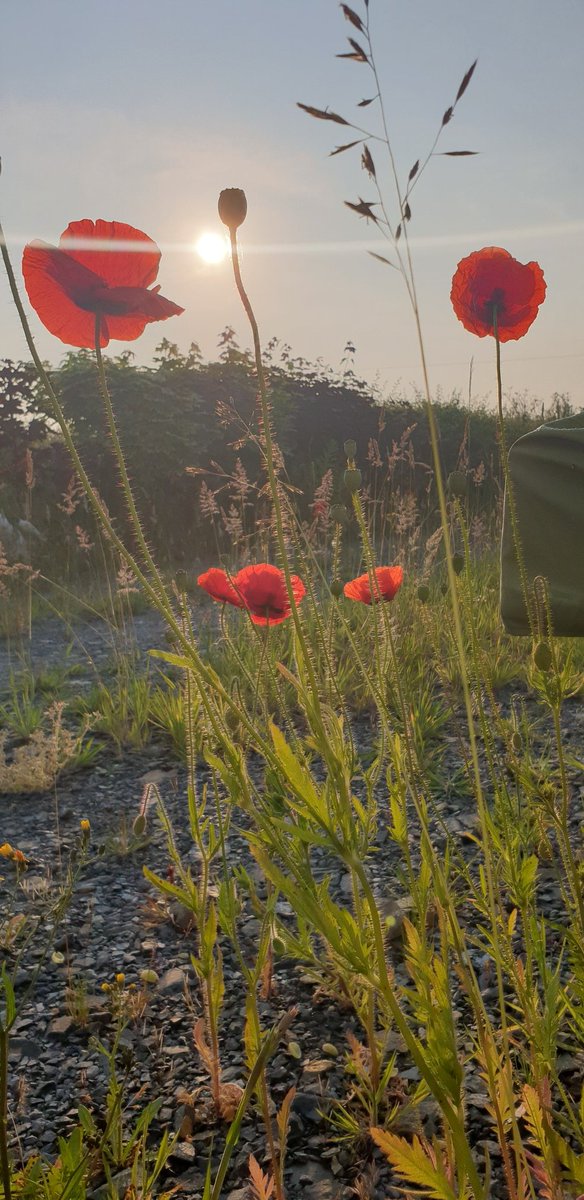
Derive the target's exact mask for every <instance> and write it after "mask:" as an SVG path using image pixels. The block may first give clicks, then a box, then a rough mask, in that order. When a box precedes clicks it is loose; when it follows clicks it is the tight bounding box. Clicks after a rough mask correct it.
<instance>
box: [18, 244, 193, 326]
mask: <svg viewBox="0 0 584 1200" xmlns="http://www.w3.org/2000/svg"><path fill="white" fill-rule="evenodd" d="M91 242H95V247H93V246H92V245H91ZM159 263H160V250H159V249H158V246H157V245H156V242H153V241H152V238H149V237H147V236H146V234H145V233H141V232H140V230H139V229H134V227H133V226H132V225H125V224H124V223H123V221H95V222H94V221H72V222H71V224H70V225H68V226H67V228H66V230H65V232H64V233H62V234H61V240H60V242H59V246H58V247H57V246H49V245H47V243H46V242H30V244H29V245H28V246H25V248H24V254H23V256H22V273H23V275H24V282H25V286H26V290H27V292H28V298H29V300H30V302H31V304H32V306H33V308H34V309H35V311H36V313H37V314H38V316H39V317H40V319H41V321H42V323H43V325H44V326H45V327H46V328H47V329H48V330H49V332H50V333H54V334H55V336H56V337H58V338H60V339H61V341H62V342H65V343H66V344H67V345H68V346H83V347H86V348H87V349H92V348H93V347H94V346H95V318H96V316H97V315H98V314H99V316H100V318H101V320H100V345H101V346H107V344H108V342H109V340H110V338H116V339H117V340H118V341H120V342H133V341H134V339H135V338H137V337H140V334H141V333H143V332H144V329H145V327H146V325H148V324H149V323H150V322H151V321H166V319H167V317H174V316H178V315H179V314H180V313H182V312H184V309H183V308H180V307H179V305H178V304H173V302H172V300H166V299H165V297H164V296H160V295H159V294H158V293H159V291H160V289H159V288H158V287H154V288H150V284H152V283H154V280H155V279H156V276H157V274H158V265H159Z"/></svg>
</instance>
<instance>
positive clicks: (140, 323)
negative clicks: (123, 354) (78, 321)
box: [104, 288, 184, 342]
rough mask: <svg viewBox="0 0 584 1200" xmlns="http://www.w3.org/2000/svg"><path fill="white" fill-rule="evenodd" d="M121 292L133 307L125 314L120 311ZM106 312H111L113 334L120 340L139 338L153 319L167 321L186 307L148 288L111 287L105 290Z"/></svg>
mask: <svg viewBox="0 0 584 1200" xmlns="http://www.w3.org/2000/svg"><path fill="white" fill-rule="evenodd" d="M108 292H109V295H108ZM122 294H123V295H126V303H128V305H130V306H131V307H129V308H128V310H127V312H125V313H120V306H121V303H122V302H123V301H122V299H120V297H121V295H122ZM130 294H131V296H130ZM134 306H136V307H134ZM116 309H117V313H116ZM104 311H105V312H106V313H107V314H108V317H107V323H108V326H109V332H110V337H111V338H115V339H116V340H117V341H120V342H132V341H134V339H135V338H137V337H140V334H141V333H143V332H144V329H145V327H146V325H149V324H150V323H151V322H152V321H166V320H168V318H169V317H177V316H180V314H181V313H183V312H184V308H181V307H180V305H179V304H175V303H174V301H173V300H167V299H166V296H159V295H158V294H157V293H154V292H149V291H146V289H145V288H111V289H105V292H104Z"/></svg>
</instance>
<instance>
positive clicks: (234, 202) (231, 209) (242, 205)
mask: <svg viewBox="0 0 584 1200" xmlns="http://www.w3.org/2000/svg"><path fill="white" fill-rule="evenodd" d="M217 209H218V212H219V216H220V218H221V220H222V221H223V224H224V225H226V226H227V228H228V229H229V230H232V229H239V226H240V225H243V222H244V221H245V218H246V216H247V200H246V198H245V192H244V191H242V189H241V188H224V189H223V191H222V192H221V193H220V196H219V203H218V205H217Z"/></svg>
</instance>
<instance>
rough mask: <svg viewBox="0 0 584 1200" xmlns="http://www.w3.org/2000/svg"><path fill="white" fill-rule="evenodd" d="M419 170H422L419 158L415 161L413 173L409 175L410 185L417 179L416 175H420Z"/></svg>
mask: <svg viewBox="0 0 584 1200" xmlns="http://www.w3.org/2000/svg"><path fill="white" fill-rule="evenodd" d="M419 170H420V160H419V158H417V159H416V161H415V163H414V165H413V167H412V169H411V171H410V173H409V175H408V183H411V182H412V179H415V177H416V175H417V174H418V171H419Z"/></svg>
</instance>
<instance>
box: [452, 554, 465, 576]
mask: <svg viewBox="0 0 584 1200" xmlns="http://www.w3.org/2000/svg"><path fill="white" fill-rule="evenodd" d="M463 569H464V558H463V556H462V554H453V555H452V570H453V571H454V574H455V575H460V572H461V571H462V570H463Z"/></svg>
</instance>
